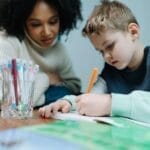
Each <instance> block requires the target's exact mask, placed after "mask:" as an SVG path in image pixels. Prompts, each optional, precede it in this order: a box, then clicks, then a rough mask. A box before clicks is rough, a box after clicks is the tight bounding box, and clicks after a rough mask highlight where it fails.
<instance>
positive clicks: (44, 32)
mask: <svg viewBox="0 0 150 150" xmlns="http://www.w3.org/2000/svg"><path fill="white" fill-rule="evenodd" d="M50 34H51V30H50V28H49V26H47V25H45V26H44V27H43V32H42V35H43V36H49V35H50Z"/></svg>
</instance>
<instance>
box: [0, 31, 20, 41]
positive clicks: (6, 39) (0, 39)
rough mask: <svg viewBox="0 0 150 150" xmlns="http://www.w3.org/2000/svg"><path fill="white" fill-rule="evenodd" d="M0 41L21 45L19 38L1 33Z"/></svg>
mask: <svg viewBox="0 0 150 150" xmlns="http://www.w3.org/2000/svg"><path fill="white" fill-rule="evenodd" d="M0 41H1V42H4V43H14V44H17V43H20V41H19V39H18V38H17V37H15V36H10V35H7V34H5V33H3V32H0Z"/></svg>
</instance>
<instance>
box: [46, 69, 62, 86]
mask: <svg viewBox="0 0 150 150" xmlns="http://www.w3.org/2000/svg"><path fill="white" fill-rule="evenodd" d="M47 75H48V78H49V83H50V84H51V85H58V84H60V83H61V82H62V81H63V80H62V79H61V77H60V76H59V74H58V73H55V72H49V73H47Z"/></svg>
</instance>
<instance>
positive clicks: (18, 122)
mask: <svg viewBox="0 0 150 150" xmlns="http://www.w3.org/2000/svg"><path fill="white" fill-rule="evenodd" d="M53 121H54V119H45V118H42V117H40V116H39V114H38V110H34V111H33V117H32V118H31V119H3V118H1V117H0V131H1V130H5V129H10V128H18V127H23V126H30V125H36V124H44V123H49V122H53Z"/></svg>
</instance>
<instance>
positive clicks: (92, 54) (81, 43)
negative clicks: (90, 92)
mask: <svg viewBox="0 0 150 150" xmlns="http://www.w3.org/2000/svg"><path fill="white" fill-rule="evenodd" d="M122 2H124V3H125V4H127V5H128V6H129V7H130V8H131V9H132V11H133V13H134V14H135V16H136V17H137V20H138V21H139V24H140V26H141V40H142V41H143V43H144V45H149V40H150V36H149V34H150V28H149V27H150V13H147V12H149V9H150V0H122ZM82 3H83V8H82V10H83V17H84V20H83V22H82V23H79V25H78V29H76V30H74V31H72V32H71V33H70V35H69V37H68V40H67V41H65V39H66V38H65V37H64V38H63V42H64V44H65V45H66V46H67V48H68V53H69V55H70V57H71V59H72V62H73V66H74V70H75V72H76V74H77V75H78V76H79V77H80V79H81V81H82V91H85V89H86V86H87V82H88V78H89V75H90V72H91V70H92V68H93V67H95V66H97V67H98V68H99V70H100V71H101V70H102V68H103V59H102V57H101V56H100V55H99V53H98V52H96V51H95V50H94V48H93V46H92V45H91V43H90V42H89V41H88V39H87V38H84V37H82V35H81V30H82V28H83V26H84V24H85V22H86V19H87V17H88V16H89V15H90V13H91V11H92V9H93V7H94V6H95V5H96V4H97V3H99V0H82Z"/></svg>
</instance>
